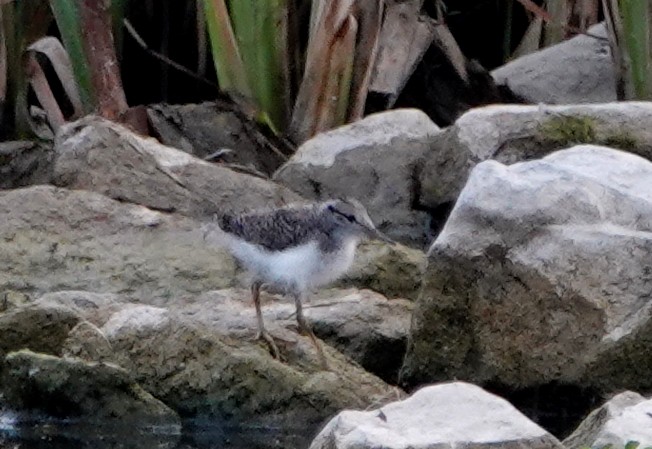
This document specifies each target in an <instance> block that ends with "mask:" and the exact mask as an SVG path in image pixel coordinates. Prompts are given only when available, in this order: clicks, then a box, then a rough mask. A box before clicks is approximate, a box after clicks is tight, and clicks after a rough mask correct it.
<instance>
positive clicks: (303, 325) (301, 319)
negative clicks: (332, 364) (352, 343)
mask: <svg viewBox="0 0 652 449" xmlns="http://www.w3.org/2000/svg"><path fill="white" fill-rule="evenodd" d="M302 296H303V295H302V294H301V293H295V294H294V304H295V305H296V307H297V322H298V323H299V330H300V331H302V332H304V333H306V334H308V336H309V337H310V340H312V343H313V344H314V345H315V348H317V352H318V353H319V360H320V362H321V365H322V367H323V368H324V369H325V370H327V369H328V363H327V361H326V356H325V355H324V350H323V349H322V347H321V345H320V344H319V341H317V337H315V334H314V333H313V331H312V328H311V327H310V324H308V322H307V321H306V317H305V316H304V315H303V306H302V304H301V300H302V299H303V298H302Z"/></svg>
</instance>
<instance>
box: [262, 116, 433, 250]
mask: <svg viewBox="0 0 652 449" xmlns="http://www.w3.org/2000/svg"><path fill="white" fill-rule="evenodd" d="M439 132H440V130H439V128H438V127H437V126H436V125H435V124H434V123H432V122H431V121H430V119H429V118H428V117H427V116H426V115H425V114H424V113H423V112H420V111H417V110H412V109H405V110H395V111H389V112H385V113H380V114H373V115H370V116H368V117H366V118H365V119H363V120H360V121H358V122H355V123H352V124H350V125H347V126H343V127H340V128H337V129H334V130H332V131H329V132H326V133H322V134H319V135H317V136H316V137H314V138H312V139H310V140H308V141H307V142H305V143H304V144H303V145H301V147H299V149H298V150H297V152H296V153H295V155H294V156H293V157H292V158H291V159H290V160H289V161H288V162H287V163H286V164H285V165H284V166H283V167H281V168H280V169H279V170H278V171H277V172H276V173H275V174H274V179H275V180H276V181H278V182H280V183H282V184H284V185H286V186H288V187H290V188H291V189H292V190H294V191H295V192H297V193H299V194H300V195H302V196H304V197H305V198H310V199H319V200H321V199H327V198H333V197H349V196H351V197H354V198H357V199H358V200H360V201H361V202H362V203H363V204H364V205H365V206H366V207H367V210H368V211H369V215H370V216H371V218H372V220H373V221H374V223H375V224H376V226H377V227H378V228H379V229H380V230H382V231H383V232H385V233H387V234H388V235H389V236H390V237H393V238H395V239H397V240H399V241H401V242H403V243H406V244H411V245H416V246H423V245H424V243H425V241H426V239H427V237H428V220H429V216H428V214H427V213H426V212H424V211H418V210H414V209H413V206H414V205H415V202H416V200H417V199H418V198H416V197H415V194H416V192H417V190H418V172H419V170H420V168H421V166H422V165H423V164H424V162H425V160H426V156H427V154H428V151H429V149H430V145H431V144H430V142H431V140H432V138H433V136H435V135H436V134H438V133H439ZM343 179H346V182H342V180H343Z"/></svg>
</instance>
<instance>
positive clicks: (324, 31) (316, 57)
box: [290, 0, 354, 143]
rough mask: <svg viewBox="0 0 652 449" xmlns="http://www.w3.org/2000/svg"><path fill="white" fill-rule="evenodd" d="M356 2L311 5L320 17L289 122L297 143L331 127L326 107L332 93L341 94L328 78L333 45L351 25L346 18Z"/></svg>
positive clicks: (330, 102) (345, 0)
mask: <svg viewBox="0 0 652 449" xmlns="http://www.w3.org/2000/svg"><path fill="white" fill-rule="evenodd" d="M353 2H354V0H333V1H331V2H324V3H323V4H322V3H321V2H315V3H313V5H312V6H313V8H317V11H318V13H315V12H314V11H315V10H313V16H312V17H317V18H316V19H314V20H316V22H315V23H314V24H312V28H313V31H312V32H311V38H310V40H309V43H308V50H307V57H306V65H305V69H304V74H303V79H302V81H301V85H300V87H299V92H298V94H297V99H296V101H295V104H294V109H293V111H292V121H291V123H290V137H291V138H292V139H293V140H294V141H295V142H296V143H300V142H304V141H305V140H307V139H308V138H310V137H312V136H313V135H314V134H315V133H317V132H318V131H320V130H323V129H327V128H328V127H329V126H328V125H327V122H328V121H329V120H328V119H326V118H325V117H326V116H327V114H326V113H325V111H326V110H329V108H332V107H334V105H333V102H332V98H333V95H335V97H336V98H340V95H339V92H338V93H337V94H333V92H332V89H330V88H329V87H327V86H328V85H329V84H330V83H329V80H332V79H333V78H332V77H330V75H331V61H333V58H334V50H333V48H334V47H335V46H336V41H337V40H338V39H341V38H342V35H341V32H342V30H345V29H346V28H345V27H347V26H349V27H350V25H351V24H349V25H347V24H346V22H348V20H349V15H351V10H352V6H353ZM340 56H341V55H340ZM335 108H336V106H335ZM331 125H333V124H331Z"/></svg>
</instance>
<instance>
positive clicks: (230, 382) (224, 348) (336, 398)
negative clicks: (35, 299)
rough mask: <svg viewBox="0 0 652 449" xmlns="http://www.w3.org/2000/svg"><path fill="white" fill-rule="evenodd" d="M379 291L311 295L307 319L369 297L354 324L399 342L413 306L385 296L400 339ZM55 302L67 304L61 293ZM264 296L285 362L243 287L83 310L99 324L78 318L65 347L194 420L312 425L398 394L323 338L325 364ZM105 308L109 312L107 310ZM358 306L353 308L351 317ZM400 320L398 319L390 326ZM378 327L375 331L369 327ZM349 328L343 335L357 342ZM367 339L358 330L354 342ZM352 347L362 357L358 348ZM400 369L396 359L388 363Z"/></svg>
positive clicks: (289, 307)
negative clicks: (160, 302) (120, 373)
mask: <svg viewBox="0 0 652 449" xmlns="http://www.w3.org/2000/svg"><path fill="white" fill-rule="evenodd" d="M377 296H378V295H376V297H374V295H372V294H366V295H359V296H357V297H354V296H353V295H349V298H348V299H347V298H339V297H338V298H333V297H330V298H328V300H326V299H324V300H323V301H322V302H321V303H315V304H313V303H312V302H311V303H308V304H306V316H307V317H308V319H309V320H310V321H312V322H313V323H316V322H317V319H315V318H314V316H315V312H316V311H317V310H318V309H319V310H320V311H321V309H323V312H322V313H327V312H328V311H329V310H330V311H338V310H345V309H349V310H351V309H353V307H354V305H356V307H358V309H362V305H363V304H364V303H363V301H367V303H368V307H369V308H371V309H372V310H373V312H371V313H369V312H367V316H369V317H370V318H369V320H368V321H367V322H366V323H359V324H360V326H361V328H362V329H361V330H360V333H361V334H362V335H363V336H365V335H369V337H368V338H369V340H370V341H373V340H372V339H373V338H385V339H387V341H389V339H390V338H392V337H395V338H402V339H403V342H405V338H406V335H407V326H408V321H409V309H408V307H410V306H411V305H412V303H411V302H408V301H400V300H395V301H391V302H389V301H387V300H385V299H384V298H383V299H382V301H384V302H385V303H388V302H389V303H390V304H391V305H389V306H387V309H386V311H387V313H391V314H393V315H394V316H396V315H399V314H401V316H402V317H403V320H402V322H401V323H400V326H401V328H400V329H401V330H402V335H401V336H399V337H397V335H395V334H392V332H391V329H392V324H390V323H383V320H382V319H381V318H380V316H379V313H380V311H381V310H382V307H383V306H382V305H380V303H381V299H380V298H378V297H377ZM68 298H69V299H72V298H75V299H76V302H77V303H79V302H80V298H81V296H80V294H79V293H77V294H75V295H68ZM46 299H47V300H48V301H52V300H53V299H52V295H45V296H44V297H43V298H42V300H46ZM59 299H60V300H61V301H62V302H64V301H65V300H66V297H65V296H63V295H62V296H60V297H59ZM340 299H341V302H340V303H339V304H338V303H337V301H338V300H340ZM270 300H271V301H273V303H272V304H269V302H270ZM92 301H93V299H92V298H91V302H92ZM263 301H264V306H263V311H264V313H265V322H266V325H267V328H268V330H269V331H270V333H271V334H272V335H273V336H274V337H275V339H276V342H277V345H278V346H279V349H280V351H281V357H282V360H281V361H279V360H275V359H273V358H272V356H271V355H270V353H269V349H268V348H267V346H266V345H265V344H264V343H262V342H260V341H256V340H254V335H255V333H256V330H257V328H256V315H255V312H254V310H253V307H252V306H251V304H250V293H249V292H248V291H239V290H222V291H215V292H210V293H207V294H206V295H203V296H201V297H197V298H186V299H185V300H184V301H170V302H168V303H167V306H166V307H157V306H152V305H146V304H133V303H125V302H122V303H120V304H121V307H119V308H118V309H115V303H107V304H106V305H105V306H100V307H99V309H100V310H95V309H94V308H93V307H87V308H85V309H84V310H85V313H87V315H86V317H87V319H89V320H92V321H93V322H94V323H96V324H97V328H96V329H94V328H92V327H86V328H84V327H82V326H81V325H80V326H78V327H76V328H75V329H73V331H71V333H70V335H69V338H68V340H67V341H66V347H65V348H64V353H65V354H70V355H75V356H79V357H85V358H90V359H91V360H94V358H95V357H96V359H95V360H107V361H111V362H112V363H115V364H118V365H120V366H121V367H123V368H125V369H127V370H128V371H129V372H130V373H131V374H132V375H133V377H134V380H135V381H137V382H138V383H139V384H140V385H141V386H142V387H143V388H144V389H145V390H146V391H148V392H149V393H151V394H152V395H153V396H155V397H156V398H158V399H160V400H162V401H163V402H165V403H166V404H167V405H168V406H170V407H172V408H173V409H174V410H175V411H177V412H178V413H179V414H180V415H181V416H182V417H184V418H186V419H190V420H198V421H199V422H206V421H205V420H209V421H210V422H213V423H219V424H225V425H228V424H237V425H242V426H284V427H286V428H301V429H302V430H303V431H306V429H308V431H312V430H316V426H317V425H318V424H320V423H321V422H322V421H323V420H324V419H325V418H327V417H329V416H331V415H332V414H334V413H336V412H337V411H339V410H340V409H342V408H346V407H362V408H364V407H367V406H369V405H370V404H372V403H375V402H377V401H380V402H383V400H385V399H386V398H389V397H394V396H395V395H396V394H399V395H400V391H399V390H397V389H395V388H393V387H390V386H388V385H387V384H385V383H384V382H382V381H381V380H380V379H379V378H377V377H375V376H373V375H371V374H369V373H367V372H365V371H364V370H363V369H361V368H360V367H359V366H358V365H357V364H355V363H354V362H352V361H351V359H350V358H348V357H346V356H344V355H342V354H341V353H339V352H338V351H336V350H335V349H333V348H331V347H329V346H328V345H325V344H324V350H325V352H326V354H327V358H328V362H329V366H330V370H329V371H323V370H322V369H321V367H320V363H319V358H318V356H317V353H316V350H315V348H314V347H313V346H312V344H311V342H310V339H309V338H308V337H306V336H302V335H299V334H298V333H297V329H296V325H295V322H296V318H295V317H294V316H293V315H292V314H293V312H294V305H293V304H292V303H291V301H285V300H282V299H279V298H278V297H271V296H269V295H267V294H265V295H263ZM94 303H95V304H99V302H94ZM333 303H335V304H333ZM317 306H323V307H317ZM102 307H110V308H111V310H113V311H114V312H113V313H112V314H111V315H109V316H108V317H107V314H106V313H105V312H104V311H102V310H101V309H102ZM313 307H314V308H313ZM362 313H363V312H362V311H361V310H359V311H358V312H357V316H360V315H362ZM277 315H279V317H278V318H277ZM339 315H340V316H342V315H344V313H343V312H339ZM388 318H389V317H388ZM390 320H391V318H390ZM398 321H399V320H398V319H396V318H394V322H395V323H396V322H398ZM365 326H366V327H365ZM374 326H375V327H377V328H378V330H376V331H374V330H373V329H372V328H373V327H374ZM349 331H350V333H349V335H348V338H349V339H353V338H354V337H353V334H352V331H351V329H349ZM342 334H343V335H344V336H347V335H346V333H345V332H342ZM89 336H90V338H89ZM363 339H364V337H358V341H362V340H363ZM89 342H90V344H89ZM340 344H342V342H340ZM355 349H356V350H357V351H358V353H363V354H364V351H363V349H364V348H362V349H360V348H355ZM397 367H398V365H397V364H395V365H394V369H396V368H397ZM397 391H398V393H397Z"/></svg>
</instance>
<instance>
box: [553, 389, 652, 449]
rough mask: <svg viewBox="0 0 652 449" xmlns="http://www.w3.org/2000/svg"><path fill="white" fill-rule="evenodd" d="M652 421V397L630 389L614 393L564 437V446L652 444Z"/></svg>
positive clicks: (576, 448) (617, 448)
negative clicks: (571, 432)
mask: <svg viewBox="0 0 652 449" xmlns="http://www.w3.org/2000/svg"><path fill="white" fill-rule="evenodd" d="M651 422H652V399H645V398H644V397H643V396H641V395H640V394H638V393H634V392H632V391H626V392H624V393H620V394H618V395H616V396H614V397H613V398H611V399H610V400H609V401H607V402H606V403H605V404H604V405H603V406H602V407H600V408H598V409H597V410H595V411H593V412H592V413H591V414H590V415H589V416H587V417H586V419H585V420H584V421H583V422H582V424H580V426H579V427H578V428H577V430H575V432H573V434H572V435H570V436H569V437H568V438H566V439H565V440H564V446H566V447H567V448H569V449H581V448H585V447H610V448H613V449H625V447H627V443H629V442H630V441H636V442H637V443H639V446H638V447H641V448H646V447H651V446H652V425H650V424H651Z"/></svg>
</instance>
